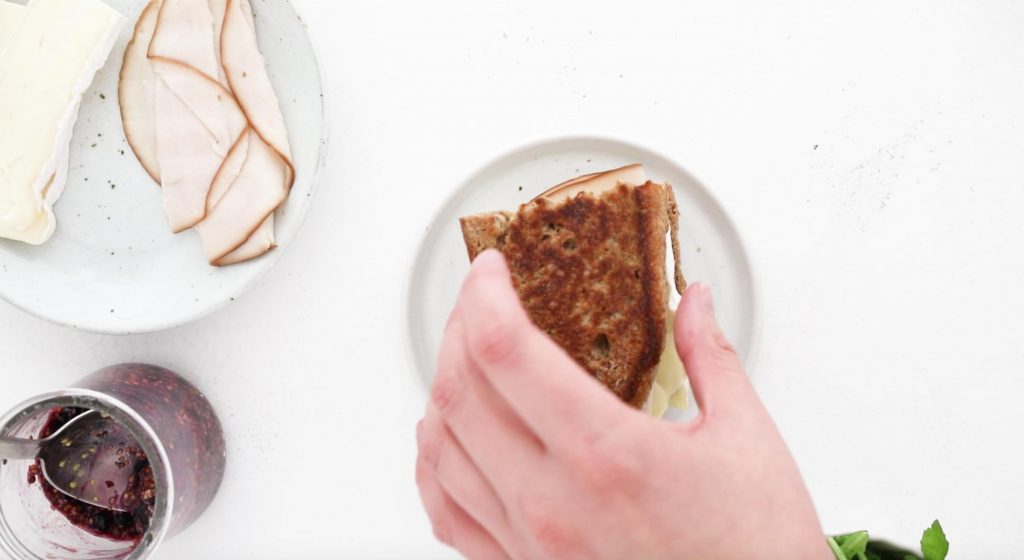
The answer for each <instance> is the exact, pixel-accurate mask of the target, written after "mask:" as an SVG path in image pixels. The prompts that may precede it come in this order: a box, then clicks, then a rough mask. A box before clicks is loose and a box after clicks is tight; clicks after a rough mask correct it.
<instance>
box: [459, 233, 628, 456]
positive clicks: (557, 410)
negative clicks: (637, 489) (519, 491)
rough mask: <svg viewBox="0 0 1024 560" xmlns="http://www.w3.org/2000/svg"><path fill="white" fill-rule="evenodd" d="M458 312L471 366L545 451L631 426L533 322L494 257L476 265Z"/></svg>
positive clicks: (489, 254)
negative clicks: (626, 424)
mask: <svg viewBox="0 0 1024 560" xmlns="http://www.w3.org/2000/svg"><path fill="white" fill-rule="evenodd" d="M457 305H458V307H459V313H460V317H461V319H462V321H463V322H464V325H465V326H464V328H465V332H466V338H465V341H466V349H467V353H468V355H469V357H470V359H471V360H472V362H473V363H474V364H475V365H476V366H477V367H478V368H479V370H480V371H481V372H482V373H483V376H484V377H485V378H486V379H487V381H489V382H490V384H491V385H492V386H493V387H494V389H495V390H496V391H497V393H498V394H499V395H500V396H501V397H502V398H503V399H504V400H505V401H507V402H508V403H509V405H511V407H512V409H513V410H515V412H516V413H517V414H518V415H519V417H520V418H522V420H523V422H525V423H526V425H527V426H529V427H530V429H532V430H533V432H534V433H535V434H536V435H537V437H539V438H540V440H541V441H542V442H543V443H544V444H545V445H547V446H549V447H564V446H567V445H572V444H575V443H578V442H579V441H589V439H590V436H601V435H602V434H604V433H606V432H607V431H608V430H609V429H610V428H614V427H618V426H621V425H622V424H624V423H625V422H627V421H628V420H629V419H630V418H632V417H631V415H630V414H629V412H630V409H629V408H628V407H626V405H624V404H623V403H621V402H620V401H619V400H618V399H617V398H616V397H615V396H614V395H613V394H612V393H611V392H609V391H608V390H607V389H605V388H604V387H603V386H601V385H600V384H599V383H598V382H597V381H596V380H594V379H593V378H592V377H591V376H590V375H589V374H588V373H587V372H586V371H584V370H583V368H581V367H580V366H579V365H578V364H576V362H574V361H573V360H572V358H570V357H569V356H568V355H567V354H566V353H565V352H564V351H563V350H562V349H561V348H559V347H558V345H556V344H555V343H554V342H553V341H552V340H551V339H550V338H548V336H547V335H545V334H544V333H543V332H541V331H540V330H539V329H537V327H536V326H534V325H533V323H531V322H530V319H529V317H528V316H527V315H526V311H525V310H524V309H523V307H522V305H521V304H520V302H519V297H518V296H517V295H516V292H515V290H514V289H513V287H512V282H511V277H510V275H509V271H508V268H507V266H506V265H505V260H504V258H503V257H502V256H501V254H500V253H498V252H497V251H485V252H484V253H481V254H480V255H479V256H478V257H477V258H476V260H475V261H474V262H473V268H472V270H471V271H470V274H469V277H468V278H467V279H466V283H465V284H464V286H463V288H462V293H461V294H460V296H459V302H458V304H457Z"/></svg>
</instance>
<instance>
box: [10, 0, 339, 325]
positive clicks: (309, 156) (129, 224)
mask: <svg viewBox="0 0 1024 560" xmlns="http://www.w3.org/2000/svg"><path fill="white" fill-rule="evenodd" d="M106 1H107V2H108V3H109V4H110V5H111V6H112V7H113V8H115V9H117V10H118V11H120V12H121V13H122V14H124V15H125V16H127V17H128V18H129V23H128V24H127V25H126V27H125V29H124V31H122V33H121V38H120V40H119V41H118V43H117V46H115V47H114V50H113V52H112V53H111V55H110V59H109V60H108V61H107V64H106V66H105V67H104V68H103V69H102V70H101V71H100V72H99V73H98V74H97V76H96V80H95V81H94V82H93V84H92V87H91V88H90V89H89V91H88V92H87V93H86V94H85V97H84V98H83V101H82V110H81V112H80V114H79V117H78V123H77V125H76V127H75V135H74V139H73V140H72V142H71V160H70V176H69V179H68V184H67V189H66V190H65V192H64V195H63V196H62V197H61V199H60V201H59V202H58V203H57V204H56V206H55V207H54V209H55V211H56V214H57V231H56V233H55V234H54V236H53V238H51V239H50V241H49V242H48V243H46V244H45V245H43V246H40V247H33V246H29V245H23V244H20V243H14V242H10V241H7V240H0V296H2V297H3V298H4V299H6V300H7V301H9V302H10V303H12V304H14V305H16V306H18V307H20V308H22V309H24V310H26V311H28V312H30V313H33V314H35V315H38V316H40V317H43V318H46V319H49V320H51V321H54V322H56V323H60V324H64V325H68V326H71V327H74V328H78V329H83V330H88V331H95V332H104V333H118V334H126V333H138V332H146V331H154V330H159V329H164V328H169V327H173V326H176V325H180V324H183V323H186V322H188V321H191V320H193V319H195V318H197V317H200V316H202V315H204V314H206V313H209V312H210V311H212V310H214V309H216V308H217V307H218V306H220V305H222V304H224V303H225V302H227V301H229V300H230V299H231V298H234V297H237V296H238V295H239V294H241V293H242V292H243V291H244V290H245V288H246V287H247V286H249V285H250V284H251V283H252V282H253V281H254V280H255V279H256V278H257V277H258V276H260V275H261V274H262V273H264V272H266V271H267V270H268V269H269V268H270V267H271V266H273V264H274V261H276V260H277V258H278V257H279V256H280V255H281V253H283V252H284V251H285V250H287V248H288V244H289V243H290V242H291V240H292V239H293V238H294V236H295V233H296V231H297V230H298V228H299V224H300V223H301V222H302V218H303V217H304V216H305V214H306V209H307V207H308V205H309V203H310V200H311V196H312V194H313V192H314V189H315V188H316V182H317V178H318V175H319V172H320V169H321V168H322V166H323V161H324V153H325V148H326V143H327V128H326V124H325V123H326V120H325V116H326V115H325V107H324V98H323V89H322V84H321V79H320V70H319V68H318V66H317V58H316V54H315V52H314V49H313V45H312V43H311V42H310V39H309V36H308V35H307V33H306V25H305V24H304V23H303V22H302V20H301V19H300V18H299V16H298V15H297V14H296V13H295V10H294V9H293V8H292V6H291V4H290V3H289V2H288V1H287V0H257V1H253V3H252V4H253V11H254V12H255V16H256V32H257V35H258V38H259V46H260V50H261V51H262V52H263V55H264V57H265V59H266V61H267V67H268V70H269V74H270V79H271V81H272V82H273V85H274V90H275V91H276V92H277V95H278V98H279V99H280V103H281V110H282V112H283V114H284V120H285V123H286V124H287V127H288V135H289V140H290V142H291V148H292V154H293V156H294V161H295V167H296V170H297V174H296V180H295V185H294V187H293V188H292V192H291V195H290V196H289V197H288V200H287V202H286V203H285V204H284V205H282V207H281V208H279V209H278V211H277V216H276V235H277V242H278V248H277V249H275V250H274V251H271V252H270V253H269V254H267V255H265V256H263V257H261V258H259V259H256V260H254V261H250V262H248V263H244V264H240V265H235V266H229V267H225V268H222V269H218V268H213V267H210V266H208V265H207V264H206V259H205V258H204V256H203V253H202V251H201V249H200V245H199V239H198V238H197V236H196V234H195V232H193V231H188V232H185V233H182V234H179V235H172V234H171V233H170V229H169V228H168V225H167V219H166V217H165V214H164V209H163V205H162V203H161V199H160V189H159V187H158V186H157V185H156V184H155V183H154V182H153V181H152V179H150V178H149V176H148V175H147V174H146V172H145V171H144V170H143V169H142V166H141V165H139V163H138V161H137V160H136V159H135V156H134V154H133V153H132V151H131V148H130V147H129V146H128V143H127V141H126V140H125V136H124V130H123V129H122V127H121V115H120V111H119V108H118V103H117V82H118V73H119V72H120V70H121V58H122V56H123V53H124V48H125V45H126V44H127V42H128V39H129V38H130V35H131V32H132V28H133V27H134V24H135V20H136V18H137V17H138V15H139V13H140V12H141V11H142V8H143V7H144V6H145V4H146V2H145V1H142V0H106Z"/></svg>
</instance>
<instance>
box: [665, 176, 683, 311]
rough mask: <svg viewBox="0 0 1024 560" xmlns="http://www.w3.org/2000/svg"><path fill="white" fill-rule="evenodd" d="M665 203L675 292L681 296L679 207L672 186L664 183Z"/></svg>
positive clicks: (681, 272)
mask: <svg viewBox="0 0 1024 560" xmlns="http://www.w3.org/2000/svg"><path fill="white" fill-rule="evenodd" d="M665 201H666V202H667V203H668V225H669V232H670V233H671V235H669V239H671V240H672V262H673V263H675V281H676V292H678V293H679V295H683V292H685V291H686V278H685V277H684V276H683V265H682V262H681V260H680V257H679V254H680V252H681V251H680V250H679V206H677V205H676V193H675V192H674V191H673V190H672V185H670V184H668V183H665Z"/></svg>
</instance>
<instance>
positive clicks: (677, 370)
mask: <svg viewBox="0 0 1024 560" xmlns="http://www.w3.org/2000/svg"><path fill="white" fill-rule="evenodd" d="M674 324H675V313H673V312H671V311H669V313H668V318H667V319H666V324H665V345H664V348H663V349H662V351H661V360H660V361H659V362H658V369H657V372H656V373H655V376H654V384H653V385H652V386H651V394H650V395H649V396H648V397H647V403H646V404H645V405H644V412H646V413H648V414H650V415H651V416H654V417H655V418H661V417H662V416H664V415H665V412H666V411H667V410H668V409H669V408H676V409H679V410H685V409H686V407H687V406H688V405H689V403H688V394H689V391H688V386H689V382H688V381H687V379H686V369H685V368H684V367H683V362H682V361H681V360H680V359H679V353H678V352H676V342H675V334H674V331H675V328H674Z"/></svg>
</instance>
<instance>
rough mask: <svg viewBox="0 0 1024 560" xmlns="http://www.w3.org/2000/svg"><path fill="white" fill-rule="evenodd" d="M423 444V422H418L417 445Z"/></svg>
mask: <svg viewBox="0 0 1024 560" xmlns="http://www.w3.org/2000/svg"><path fill="white" fill-rule="evenodd" d="M421 443H423V420H420V421H419V422H416V445H419V444H421Z"/></svg>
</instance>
